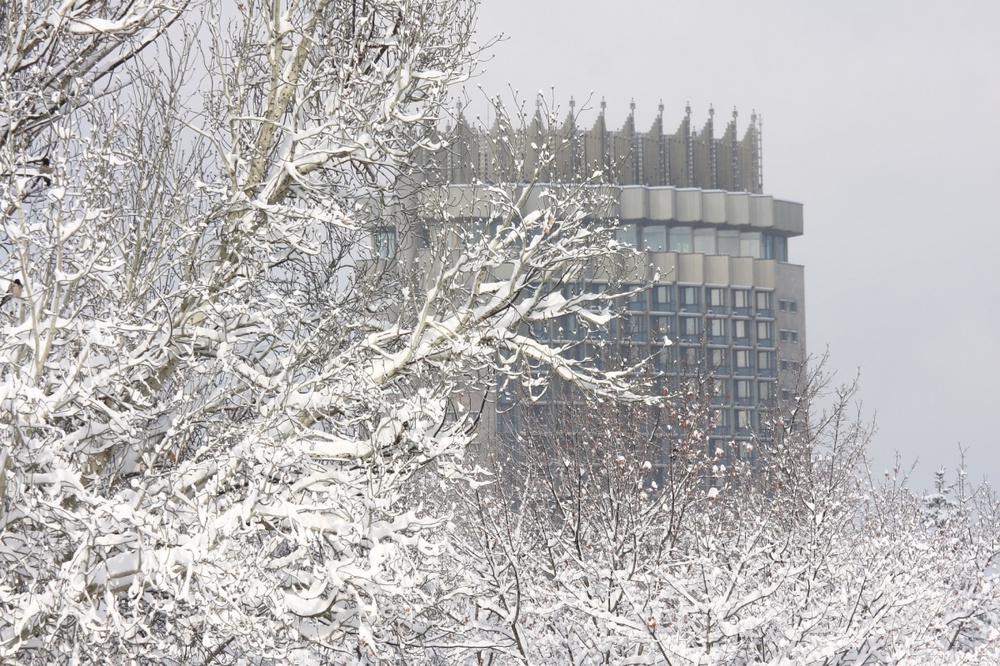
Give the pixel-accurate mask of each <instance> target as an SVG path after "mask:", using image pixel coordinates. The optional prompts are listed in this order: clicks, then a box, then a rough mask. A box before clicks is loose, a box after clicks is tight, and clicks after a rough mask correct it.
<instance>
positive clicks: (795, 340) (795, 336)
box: [788, 331, 799, 345]
mask: <svg viewBox="0 0 1000 666" xmlns="http://www.w3.org/2000/svg"><path fill="white" fill-rule="evenodd" d="M788 337H789V338H790V339H791V341H792V344H794V345H797V344H799V332H798V331H789V332H788Z"/></svg>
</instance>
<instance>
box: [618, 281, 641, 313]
mask: <svg viewBox="0 0 1000 666" xmlns="http://www.w3.org/2000/svg"><path fill="white" fill-rule="evenodd" d="M638 286H639V285H635V284H626V285H623V287H622V289H623V290H624V291H630V290H632V289H636V288H637V287H638ZM626 298H627V299H628V300H627V303H626V304H625V307H626V308H627V309H629V310H633V311H635V310H641V311H645V310H646V290H645V289H640V290H639V291H637V292H635V293H634V294H631V295H629V296H626Z"/></svg>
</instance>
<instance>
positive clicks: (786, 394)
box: [781, 388, 793, 402]
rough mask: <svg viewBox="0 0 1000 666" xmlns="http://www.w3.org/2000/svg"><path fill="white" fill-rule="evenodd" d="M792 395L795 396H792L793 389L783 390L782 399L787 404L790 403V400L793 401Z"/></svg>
mask: <svg viewBox="0 0 1000 666" xmlns="http://www.w3.org/2000/svg"><path fill="white" fill-rule="evenodd" d="M792 395H793V394H792V391H791V389H785V388H783V389H781V399H782V400H784V401H785V402H788V401H789V400H791V399H792Z"/></svg>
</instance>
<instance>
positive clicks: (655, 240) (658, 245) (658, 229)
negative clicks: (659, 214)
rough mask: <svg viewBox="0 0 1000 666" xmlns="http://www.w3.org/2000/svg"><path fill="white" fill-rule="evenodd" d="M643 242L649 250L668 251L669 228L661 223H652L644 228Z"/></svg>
mask: <svg viewBox="0 0 1000 666" xmlns="http://www.w3.org/2000/svg"><path fill="white" fill-rule="evenodd" d="M642 244H643V247H645V248H646V249H647V250H651V251H653V252H666V250H667V230H666V228H665V227H662V226H659V225H650V226H647V227H643V228H642Z"/></svg>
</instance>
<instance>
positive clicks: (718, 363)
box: [708, 349, 726, 370]
mask: <svg viewBox="0 0 1000 666" xmlns="http://www.w3.org/2000/svg"><path fill="white" fill-rule="evenodd" d="M708 360H709V363H710V364H711V366H710V369H712V370H718V369H719V368H723V367H725V365H726V350H725V349H712V350H710V352H709V357H708Z"/></svg>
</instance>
